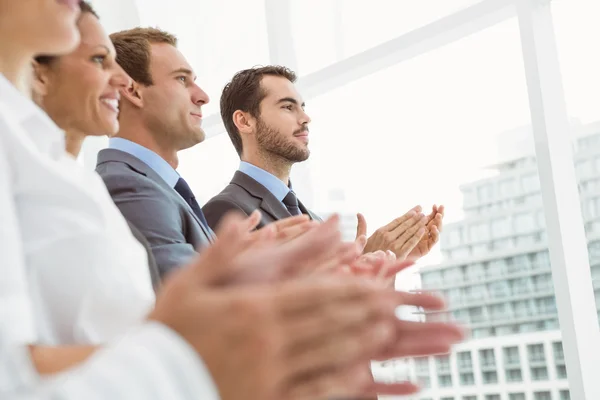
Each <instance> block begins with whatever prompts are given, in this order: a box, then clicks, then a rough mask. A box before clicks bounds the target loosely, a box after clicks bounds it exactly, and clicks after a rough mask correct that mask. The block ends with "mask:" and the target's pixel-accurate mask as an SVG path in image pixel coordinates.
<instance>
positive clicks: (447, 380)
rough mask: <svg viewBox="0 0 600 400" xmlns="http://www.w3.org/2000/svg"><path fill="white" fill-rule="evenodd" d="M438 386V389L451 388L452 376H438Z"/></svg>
mask: <svg viewBox="0 0 600 400" xmlns="http://www.w3.org/2000/svg"><path fill="white" fill-rule="evenodd" d="M438 384H439V385H440V387H450V386H452V376H451V375H438Z"/></svg>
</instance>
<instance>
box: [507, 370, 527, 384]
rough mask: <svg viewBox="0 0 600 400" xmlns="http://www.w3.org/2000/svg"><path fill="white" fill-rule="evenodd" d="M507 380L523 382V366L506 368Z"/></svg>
mask: <svg viewBox="0 0 600 400" xmlns="http://www.w3.org/2000/svg"><path fill="white" fill-rule="evenodd" d="M506 381H507V382H522V381H523V375H522V374H521V368H518V369H507V370H506Z"/></svg>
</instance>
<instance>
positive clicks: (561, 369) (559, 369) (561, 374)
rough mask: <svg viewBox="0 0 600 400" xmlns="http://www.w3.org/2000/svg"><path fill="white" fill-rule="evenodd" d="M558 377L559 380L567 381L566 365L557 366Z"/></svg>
mask: <svg viewBox="0 0 600 400" xmlns="http://www.w3.org/2000/svg"><path fill="white" fill-rule="evenodd" d="M556 377H557V378H558V379H567V367H565V366H564V365H557V366H556Z"/></svg>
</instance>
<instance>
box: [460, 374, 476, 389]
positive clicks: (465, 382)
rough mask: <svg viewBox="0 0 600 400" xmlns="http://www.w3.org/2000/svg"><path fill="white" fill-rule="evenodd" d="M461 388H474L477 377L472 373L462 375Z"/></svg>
mask: <svg viewBox="0 0 600 400" xmlns="http://www.w3.org/2000/svg"><path fill="white" fill-rule="evenodd" d="M460 384H461V386H473V385H475V375H473V373H472V372H467V373H462V374H460Z"/></svg>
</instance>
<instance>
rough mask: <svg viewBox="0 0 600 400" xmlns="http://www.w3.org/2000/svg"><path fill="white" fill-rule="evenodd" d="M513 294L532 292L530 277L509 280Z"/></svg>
mask: <svg viewBox="0 0 600 400" xmlns="http://www.w3.org/2000/svg"><path fill="white" fill-rule="evenodd" d="M509 285H510V287H511V291H512V294H514V295H516V296H518V295H521V294H528V293H530V292H531V285H530V279H529V278H517V279H511V280H510V281H509Z"/></svg>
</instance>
